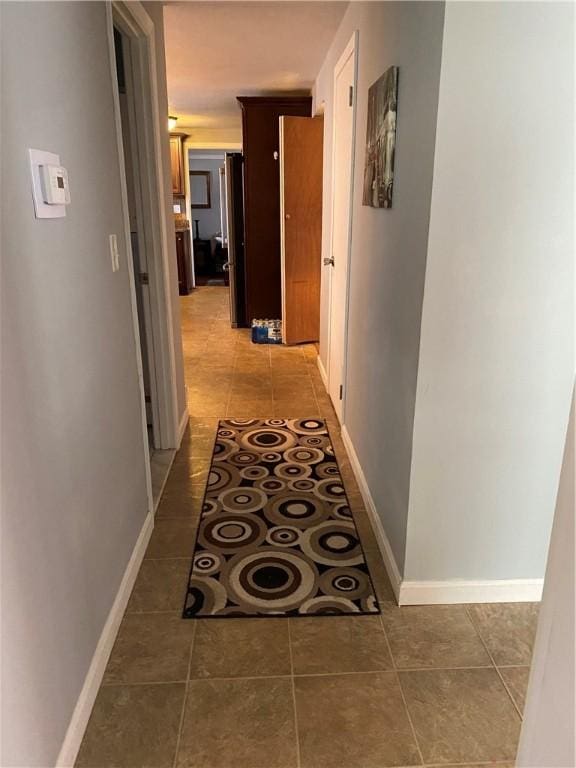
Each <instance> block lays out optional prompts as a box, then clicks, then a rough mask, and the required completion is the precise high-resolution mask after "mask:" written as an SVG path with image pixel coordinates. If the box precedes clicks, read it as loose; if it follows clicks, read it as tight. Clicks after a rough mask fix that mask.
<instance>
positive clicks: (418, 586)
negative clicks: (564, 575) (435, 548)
mask: <svg viewBox="0 0 576 768" xmlns="http://www.w3.org/2000/svg"><path fill="white" fill-rule="evenodd" d="M342 441H343V443H344V446H345V448H346V452H347V453H348V457H349V459H350V464H351V465H352V470H353V472H354V475H355V477H356V482H357V483H358V487H359V488H360V493H361V494H362V498H363V499H364V504H365V505H366V511H367V512H368V517H369V518H370V522H371V524H372V530H373V531H374V536H375V538H376V542H377V543H378V548H379V550H380V553H381V555H382V560H383V561H384V566H385V568H386V572H387V573H388V578H389V579H390V583H391V585H392V589H393V590H394V594H395V596H396V600H397V601H398V605H446V604H450V603H526V602H538V601H539V600H541V598H542V588H543V585H544V579H490V580H486V581H465V580H452V581H407V580H403V579H402V576H401V574H400V570H399V568H398V565H397V563H396V559H395V558H394V554H393V552H392V548H391V546H390V542H389V541H388V537H387V536H386V531H385V530H384V526H383V525H382V521H381V520H380V516H379V515H378V512H377V510H376V505H375V504H374V500H373V498H372V494H371V493H370V489H369V487H368V483H367V482H366V477H365V476H364V472H363V471H362V467H361V465H360V461H359V459H358V455H357V453H356V451H355V449H354V445H353V443H352V440H351V439H350V435H349V433H348V430H347V429H346V427H345V426H343V427H342Z"/></svg>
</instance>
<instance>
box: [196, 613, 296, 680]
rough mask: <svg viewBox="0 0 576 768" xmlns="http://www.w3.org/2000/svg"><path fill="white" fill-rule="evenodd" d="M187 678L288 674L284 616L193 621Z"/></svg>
mask: <svg viewBox="0 0 576 768" xmlns="http://www.w3.org/2000/svg"><path fill="white" fill-rule="evenodd" d="M194 623H195V624H196V625H197V628H196V638H195V640H194V651H193V654H192V664H191V667H190V677H192V678H194V677H258V676H260V675H268V676H274V675H289V674H290V671H291V670H290V646H289V642H288V622H287V621H286V620H285V619H259V620H258V621H248V620H246V619H209V620H206V621H195V622H194Z"/></svg>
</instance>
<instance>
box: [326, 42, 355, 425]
mask: <svg viewBox="0 0 576 768" xmlns="http://www.w3.org/2000/svg"><path fill="white" fill-rule="evenodd" d="M358 37H359V35H358V30H357V29H356V30H354V32H353V33H352V37H351V38H350V40H349V41H348V43H347V45H346V47H345V48H344V50H343V51H342V53H341V55H340V57H339V59H338V61H337V62H336V65H335V66H334V73H333V77H332V149H331V164H332V165H331V182H330V228H329V232H330V236H329V237H330V240H329V243H330V245H329V250H328V252H329V254H330V258H333V257H334V201H335V186H336V184H335V174H334V169H335V167H336V162H335V160H336V116H335V113H334V109H335V106H336V85H337V79H338V75H339V74H340V71H341V70H342V68H343V67H344V65H345V64H346V62H347V61H348V59H349V58H350V55H352V56H354V79H353V89H354V90H353V100H352V152H351V158H350V164H351V167H350V194H349V203H348V247H347V263H346V290H345V299H344V340H343V350H344V354H343V362H342V381H341V384H342V389H343V394H342V414H341V415H340V414H338V412H336V415H337V416H338V418H339V420H340V423H341V424H344V423H345V417H346V395H347V392H346V378H347V368H348V314H349V305H350V267H351V261H352V219H353V208H354V170H355V165H356V110H357V104H358V98H357V95H358ZM332 301H333V294H332V270H330V278H329V283H328V333H327V344H326V367H325V369H324V372H325V376H323V377H324V378H325V379H326V381H325V382H324V383H325V385H326V389H327V390H328V391H329V388H330V354H331V349H332ZM319 359H320V358H319ZM321 372H322V371H321ZM324 372H322V373H324Z"/></svg>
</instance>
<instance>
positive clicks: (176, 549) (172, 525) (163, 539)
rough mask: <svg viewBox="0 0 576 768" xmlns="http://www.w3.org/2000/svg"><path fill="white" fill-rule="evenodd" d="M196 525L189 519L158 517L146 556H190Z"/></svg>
mask: <svg viewBox="0 0 576 768" xmlns="http://www.w3.org/2000/svg"><path fill="white" fill-rule="evenodd" d="M194 533H195V526H194V524H193V523H192V522H190V521H189V520H173V519H171V520H162V519H157V520H156V521H155V523H154V530H153V531H152V536H151V537H150V542H149V544H148V549H147V550H146V554H145V558H162V557H169V558H174V557H190V559H192V550H193V548H194Z"/></svg>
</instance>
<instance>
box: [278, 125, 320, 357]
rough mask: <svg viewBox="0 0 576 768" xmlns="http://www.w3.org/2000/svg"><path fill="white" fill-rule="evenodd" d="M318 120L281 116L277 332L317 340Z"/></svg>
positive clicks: (289, 340)
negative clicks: (280, 278)
mask: <svg viewBox="0 0 576 768" xmlns="http://www.w3.org/2000/svg"><path fill="white" fill-rule="evenodd" d="M323 133H324V119H323V117H322V116H319V117H313V118H310V117H308V118H307V117H284V118H282V174H283V178H282V201H283V206H282V208H283V216H284V220H283V223H282V224H283V227H282V229H283V267H284V274H283V281H282V284H283V289H284V294H283V302H282V303H283V337H284V341H285V343H286V344H299V343H301V342H306V341H318V339H319V337H320V277H321V266H320V261H321V251H322V170H323V152H322V146H323Z"/></svg>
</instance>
